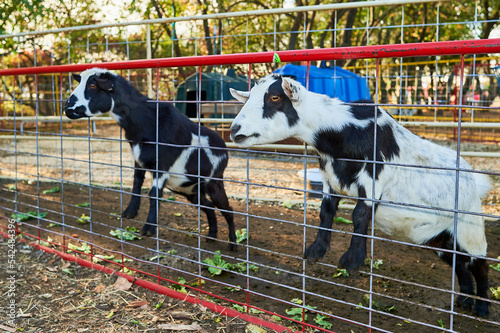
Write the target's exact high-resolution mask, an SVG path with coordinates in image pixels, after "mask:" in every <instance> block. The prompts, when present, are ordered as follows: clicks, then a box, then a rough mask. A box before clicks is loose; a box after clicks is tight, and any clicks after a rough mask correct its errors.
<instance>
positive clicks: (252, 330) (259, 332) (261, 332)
mask: <svg viewBox="0 0 500 333" xmlns="http://www.w3.org/2000/svg"><path fill="white" fill-rule="evenodd" d="M245 333H267V331H266V330H265V329H263V328H262V327H260V326H257V325H255V324H248V325H247V326H245Z"/></svg>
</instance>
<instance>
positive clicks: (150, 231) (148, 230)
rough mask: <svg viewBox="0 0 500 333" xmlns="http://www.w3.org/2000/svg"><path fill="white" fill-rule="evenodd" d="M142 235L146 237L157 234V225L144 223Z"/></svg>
mask: <svg viewBox="0 0 500 333" xmlns="http://www.w3.org/2000/svg"><path fill="white" fill-rule="evenodd" d="M141 235H144V236H146V237H151V236H156V227H155V226H152V225H147V224H146V225H144V227H142V230H141Z"/></svg>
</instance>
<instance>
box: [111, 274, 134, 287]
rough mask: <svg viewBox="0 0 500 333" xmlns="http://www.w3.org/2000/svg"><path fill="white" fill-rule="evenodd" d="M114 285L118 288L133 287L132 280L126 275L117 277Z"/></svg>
mask: <svg viewBox="0 0 500 333" xmlns="http://www.w3.org/2000/svg"><path fill="white" fill-rule="evenodd" d="M113 287H114V288H115V289H118V290H129V289H130V287H132V282H130V281H129V280H127V279H125V278H124V277H121V276H119V277H118V279H116V282H115V284H114V285H113Z"/></svg>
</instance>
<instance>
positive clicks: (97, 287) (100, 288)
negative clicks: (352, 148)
mask: <svg viewBox="0 0 500 333" xmlns="http://www.w3.org/2000/svg"><path fill="white" fill-rule="evenodd" d="M104 290H106V286H105V285H103V284H100V285H98V286H96V287H95V288H94V291H95V292H96V293H102V292H103V291H104Z"/></svg>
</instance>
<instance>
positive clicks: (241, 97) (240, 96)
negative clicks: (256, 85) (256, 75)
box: [229, 88, 250, 103]
mask: <svg viewBox="0 0 500 333" xmlns="http://www.w3.org/2000/svg"><path fill="white" fill-rule="evenodd" d="M229 92H230V93H231V95H233V97H234V98H236V99H237V100H238V101H240V102H241V103H245V102H246V101H248V98H249V97H250V92H249V91H240V90H235V89H233V88H229Z"/></svg>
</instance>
